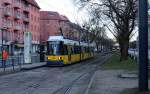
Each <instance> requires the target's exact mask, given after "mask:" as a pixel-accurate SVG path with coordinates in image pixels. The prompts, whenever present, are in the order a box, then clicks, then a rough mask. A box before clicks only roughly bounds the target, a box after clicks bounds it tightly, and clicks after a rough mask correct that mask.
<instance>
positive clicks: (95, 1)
mask: <svg viewBox="0 0 150 94" xmlns="http://www.w3.org/2000/svg"><path fill="white" fill-rule="evenodd" d="M76 1H78V2H80V4H81V6H82V8H83V6H84V7H85V6H86V7H87V6H88V7H90V8H88V11H89V9H90V12H92V14H94V15H93V18H96V19H97V20H98V21H101V20H102V18H105V19H106V18H107V19H108V20H109V21H110V22H111V23H112V24H113V27H114V30H113V32H111V33H112V34H113V35H114V37H115V38H116V40H117V42H118V43H119V46H120V53H121V57H120V60H121V61H123V60H127V59H128V48H129V40H130V37H131V36H132V33H133V30H134V28H135V21H136V14H137V0H76Z"/></svg>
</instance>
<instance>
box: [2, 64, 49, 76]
mask: <svg viewBox="0 0 150 94" xmlns="http://www.w3.org/2000/svg"><path fill="white" fill-rule="evenodd" d="M45 65H46V62H39V63H31V64H22V65H15V66H7V67H5V68H4V67H0V75H4V74H11V73H16V72H20V71H25V70H32V69H36V68H41V67H44V66H45Z"/></svg>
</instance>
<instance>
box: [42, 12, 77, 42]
mask: <svg viewBox="0 0 150 94" xmlns="http://www.w3.org/2000/svg"><path fill="white" fill-rule="evenodd" d="M40 21H41V23H40V24H41V30H40V31H41V42H46V41H47V39H48V37H49V36H56V35H58V36H59V35H62V36H64V37H65V38H68V39H79V33H80V32H79V30H78V27H79V26H78V25H76V24H74V23H72V22H70V21H69V19H68V18H67V17H66V16H64V15H60V14H59V13H57V12H52V11H41V12H40ZM79 28H80V27H79Z"/></svg>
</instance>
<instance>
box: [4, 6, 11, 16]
mask: <svg viewBox="0 0 150 94" xmlns="http://www.w3.org/2000/svg"><path fill="white" fill-rule="evenodd" d="M4 15H5V16H12V11H11V9H9V8H4Z"/></svg>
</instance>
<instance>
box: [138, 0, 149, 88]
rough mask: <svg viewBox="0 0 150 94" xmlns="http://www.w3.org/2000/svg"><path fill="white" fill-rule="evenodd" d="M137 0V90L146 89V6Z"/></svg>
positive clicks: (145, 2)
mask: <svg viewBox="0 0 150 94" xmlns="http://www.w3.org/2000/svg"><path fill="white" fill-rule="evenodd" d="M147 3H148V1H147V0H139V90H140V91H147V90H148V12H147V10H148V8H147Z"/></svg>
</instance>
